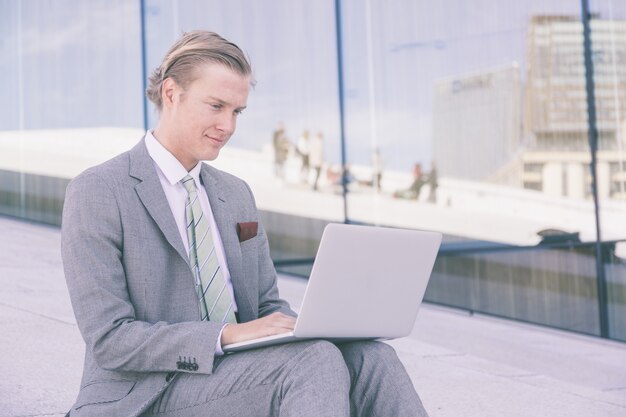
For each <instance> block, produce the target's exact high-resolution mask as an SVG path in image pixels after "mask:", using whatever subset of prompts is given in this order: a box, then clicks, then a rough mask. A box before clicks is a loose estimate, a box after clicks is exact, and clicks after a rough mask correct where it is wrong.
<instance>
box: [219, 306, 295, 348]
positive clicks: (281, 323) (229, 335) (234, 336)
mask: <svg viewBox="0 0 626 417" xmlns="http://www.w3.org/2000/svg"><path fill="white" fill-rule="evenodd" d="M295 325H296V319H295V318H294V317H291V316H288V315H286V314H283V313H272V314H270V315H269V316H265V317H261V318H260V319H256V320H253V321H249V322H247V323H241V324H229V325H228V326H226V327H224V331H223V332H222V338H221V340H220V342H221V343H222V346H226V345H230V344H232V343H238V342H243V341H245V340H250V339H256V338H259V337H265V336H272V335H275V334H280V333H286V332H290V331H292V330H293V328H294V326H295Z"/></svg>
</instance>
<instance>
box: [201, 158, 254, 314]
mask: <svg viewBox="0 0 626 417" xmlns="http://www.w3.org/2000/svg"><path fill="white" fill-rule="evenodd" d="M200 176H201V178H202V183H203V186H204V189H205V190H206V193H207V195H208V197H209V203H211V210H212V211H213V217H214V218H215V223H216V224H217V228H218V230H219V232H220V237H221V238H222V245H223V246H224V252H225V255H226V262H227V263H228V271H229V272H230V280H231V283H232V284H233V290H234V292H235V300H236V301H237V308H238V310H239V317H241V318H247V317H253V316H254V313H253V310H252V303H251V301H250V292H249V291H248V288H247V286H246V283H245V280H244V274H243V261H242V256H241V246H240V245H239V238H238V237H237V231H236V224H237V221H236V220H235V219H234V218H233V216H232V213H233V210H232V209H229V203H228V197H226V196H227V195H228V190H224V187H223V185H220V184H218V180H217V179H216V178H215V176H214V175H212V174H211V172H210V168H209V167H208V166H207V165H206V164H202V171H201V172H200Z"/></svg>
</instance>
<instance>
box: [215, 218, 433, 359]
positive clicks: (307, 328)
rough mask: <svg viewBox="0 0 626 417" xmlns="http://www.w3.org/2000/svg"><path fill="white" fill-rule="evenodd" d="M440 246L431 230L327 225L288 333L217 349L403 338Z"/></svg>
mask: <svg viewBox="0 0 626 417" xmlns="http://www.w3.org/2000/svg"><path fill="white" fill-rule="evenodd" d="M440 244H441V233H437V232H424V231H416V230H404V229H390V228H383V227H370V226H355V225H345V224H334V223H332V224H329V225H328V226H326V228H325V229H324V233H323V235H322V239H321V241H320V245H319V248H318V251H317V256H316V257H315V262H314V264H313V269H312V270H311V276H310V277H309V282H308V285H307V288H306V292H305V293H304V299H303V301H302V307H301V309H300V314H299V315H298V318H297V320H296V325H295V328H294V330H293V332H288V333H282V334H279V335H274V336H268V337H263V338H258V339H252V340H247V341H244V342H239V343H233V344H230V345H226V346H224V347H223V350H224V352H227V353H229V352H237V351H241V350H247V349H252V348H258V347H263V346H269V345H274V344H279V343H286V342H291V341H299V340H305V339H328V340H333V341H340V340H352V339H355V340H356V339H393V338H398V337H403V336H407V335H408V334H409V333H410V332H411V330H412V329H413V326H414V324H415V319H416V317H417V310H418V309H419V306H420V304H421V302H422V298H423V297H424V292H425V291H426V285H427V284H428V280H429V278H430V274H431V272H432V269H433V265H434V263H435V258H436V257H437V252H438V250H439V245H440Z"/></svg>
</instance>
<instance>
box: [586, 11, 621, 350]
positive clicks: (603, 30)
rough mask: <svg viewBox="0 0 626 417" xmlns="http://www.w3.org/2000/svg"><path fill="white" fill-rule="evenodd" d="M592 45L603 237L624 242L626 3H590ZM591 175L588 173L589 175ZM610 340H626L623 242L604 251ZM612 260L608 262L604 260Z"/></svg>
mask: <svg viewBox="0 0 626 417" xmlns="http://www.w3.org/2000/svg"><path fill="white" fill-rule="evenodd" d="M589 3H590V5H589V7H590V9H591V12H592V19H591V42H592V49H593V58H594V59H593V62H594V84H595V95H596V113H597V120H598V121H597V124H598V134H599V143H598V152H597V178H598V197H599V200H600V202H599V206H600V214H599V216H600V224H601V237H602V240H604V241H615V240H620V239H621V240H623V239H624V238H626V3H624V2H623V1H619V0H592V1H590V2H589ZM588 175H589V174H588ZM604 256H605V262H606V263H605V271H606V281H607V299H608V316H609V337H612V338H616V339H621V340H625V339H626V322H625V321H624V317H625V313H626V311H625V310H626V297H625V295H626V292H625V291H624V283H625V281H624V267H623V265H624V259H625V258H626V245H624V242H621V243H617V244H616V245H614V249H613V250H609V251H608V252H607V253H605V255H604ZM606 258H608V259H606Z"/></svg>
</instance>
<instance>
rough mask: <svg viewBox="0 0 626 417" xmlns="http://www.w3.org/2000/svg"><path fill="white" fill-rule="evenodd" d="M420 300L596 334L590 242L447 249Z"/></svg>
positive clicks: (597, 322) (593, 258)
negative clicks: (554, 245) (522, 247)
mask: <svg viewBox="0 0 626 417" xmlns="http://www.w3.org/2000/svg"><path fill="white" fill-rule="evenodd" d="M489 252H492V253H489ZM426 299H427V300H429V301H431V302H435V303H438V304H444V305H451V306H455V307H461V308H465V309H468V310H471V311H477V312H487V313H489V314H495V315H498V316H502V317H508V318H513V319H516V320H522V321H529V322H533V323H540V324H544V325H547V326H553V327H559V328H565V329H568V330H574V331H577V332H582V333H588V334H594V335H599V333H600V324H599V314H598V300H597V287H596V261H595V245H594V244H587V245H581V246H576V247H570V246H567V247H563V248H558V247H551V248H534V247H530V248H524V249H515V248H508V249H507V248H503V247H498V246H492V247H491V248H490V249H489V248H483V250H480V251H471V250H470V251H468V250H455V249H453V248H450V247H448V249H447V250H446V249H444V250H442V252H441V254H440V256H439V258H438V260H437V263H436V264H435V268H434V272H433V276H432V278H431V281H430V284H429V286H428V290H427V293H426Z"/></svg>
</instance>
